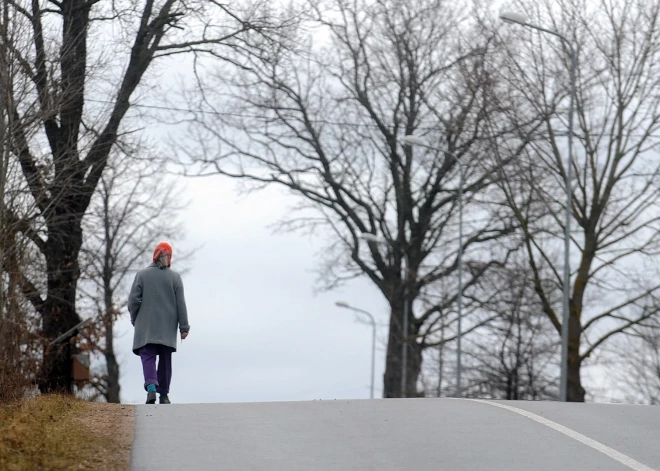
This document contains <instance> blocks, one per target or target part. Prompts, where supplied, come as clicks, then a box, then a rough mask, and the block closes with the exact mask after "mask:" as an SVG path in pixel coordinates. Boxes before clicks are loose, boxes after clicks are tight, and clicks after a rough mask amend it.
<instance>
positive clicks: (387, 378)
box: [383, 301, 423, 398]
mask: <svg viewBox="0 0 660 471" xmlns="http://www.w3.org/2000/svg"><path fill="white" fill-rule="evenodd" d="M411 304H412V303H411ZM408 323H409V326H408V338H409V339H410V340H409V342H408V365H407V371H406V385H405V390H406V394H405V396H406V397H421V396H422V395H423V394H422V393H420V392H419V391H418V390H417V381H418V379H419V375H420V372H421V370H422V346H421V345H420V344H419V342H417V341H416V340H415V336H416V334H417V331H416V327H415V326H414V322H413V314H412V309H410V310H409V311H408ZM402 325H403V306H402V305H401V304H400V303H398V302H396V301H393V302H392V303H391V315H390V332H389V338H388V341H387V355H386V358H385V374H384V376H383V383H384V388H383V397H385V398H396V397H401V365H402V359H403V344H402V343H401V339H402V329H401V326H402Z"/></svg>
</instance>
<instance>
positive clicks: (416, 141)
mask: <svg viewBox="0 0 660 471" xmlns="http://www.w3.org/2000/svg"><path fill="white" fill-rule="evenodd" d="M403 142H405V143H406V144H407V145H409V146H421V147H427V148H431V149H433V147H431V146H430V145H429V144H428V143H427V142H426V140H425V139H424V138H421V137H419V136H413V135H412V134H410V135H407V136H404V138H403ZM435 150H438V151H439V150H440V149H435ZM445 154H447V155H450V156H451V157H452V158H453V159H454V162H456V165H458V170H459V175H460V180H459V183H458V333H457V335H456V397H461V396H462V391H461V370H462V365H461V354H462V348H461V337H462V336H463V332H462V325H461V323H462V320H463V183H464V181H465V172H464V168H463V164H462V163H461V161H460V160H459V159H458V158H457V157H456V156H455V155H454V154H452V153H451V152H445Z"/></svg>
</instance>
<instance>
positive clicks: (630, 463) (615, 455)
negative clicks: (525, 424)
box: [468, 399, 656, 471]
mask: <svg viewBox="0 0 660 471" xmlns="http://www.w3.org/2000/svg"><path fill="white" fill-rule="evenodd" d="M468 400H469V401H474V402H481V403H482V404H488V405H489V406H493V407H500V408H502V409H506V410H509V411H511V412H515V413H516V414H519V415H522V416H525V417H527V418H528V419H532V420H533V421H535V422H538V423H540V424H543V425H545V426H546V427H550V428H551V429H554V430H556V431H558V432H560V433H563V434H564V435H566V436H567V437H570V438H572V439H573V440H577V441H578V442H580V443H583V444H585V445H587V446H588V447H591V448H593V449H594V450H596V451H600V452H601V453H602V454H604V455H607V456H609V457H610V458H612V459H614V460H616V461H618V462H619V463H621V464H623V465H625V466H627V467H629V468H630V469H633V470H634V471H656V470H655V469H653V468H649V467H648V466H646V465H645V464H642V463H640V462H639V461H637V460H635V459H633V458H631V457H630V456H628V455H624V454H623V453H621V452H619V451H616V450H615V449H613V448H610V447H609V446H607V445H603V444H602V443H600V442H597V441H596V440H593V439H591V438H589V437H587V436H585V435H582V434H581V433H579V432H576V431H575V430H572V429H570V428H568V427H564V426H563V425H561V424H558V423H557V422H553V421H552V420H548V419H546V418H545V417H541V416H540V415H536V414H534V413H532V412H529V411H526V410H524V409H518V408H517V407H512V406H507V405H505V404H500V403H499V402H492V401H485V400H483V399H468Z"/></svg>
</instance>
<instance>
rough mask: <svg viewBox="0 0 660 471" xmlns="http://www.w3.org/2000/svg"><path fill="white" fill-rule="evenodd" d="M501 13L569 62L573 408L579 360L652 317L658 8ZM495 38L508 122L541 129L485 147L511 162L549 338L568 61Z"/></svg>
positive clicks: (525, 43) (576, 5)
mask: <svg viewBox="0 0 660 471" xmlns="http://www.w3.org/2000/svg"><path fill="white" fill-rule="evenodd" d="M513 4H514V5H515V7H516V8H518V9H521V10H522V11H525V12H526V13H527V14H528V15H529V16H530V18H531V19H530V22H532V23H535V24H538V25H541V26H544V27H547V28H549V29H554V30H556V31H558V32H560V33H561V34H563V35H565V36H566V37H567V38H568V39H569V41H570V42H571V43H572V44H573V45H574V48H575V50H576V53H577V57H578V63H579V67H578V73H577V100H576V143H575V146H574V147H575V153H574V156H575V157H574V161H573V164H572V165H573V167H572V169H573V175H574V178H573V181H572V186H573V188H574V190H573V203H572V207H571V208H570V209H571V216H572V221H573V222H572V229H571V237H570V239H571V262H572V264H571V266H572V272H571V287H570V293H569V294H570V309H569V322H568V332H569V339H568V378H567V379H568V389H567V397H568V400H569V401H584V398H585V390H584V388H583V386H582V380H581V376H580V368H581V366H582V365H583V364H584V362H585V360H587V359H588V358H589V357H590V356H591V355H592V354H593V353H594V352H596V351H597V350H598V349H599V348H600V347H601V346H603V345H604V344H606V342H608V340H609V339H611V338H612V337H614V336H616V335H617V334H620V333H623V332H626V331H628V330H629V329H631V328H633V327H634V326H635V325H636V324H638V323H640V322H643V321H645V320H647V319H649V318H651V317H653V316H655V315H656V314H657V312H658V289H659V288H660V284H659V283H658V272H657V267H656V266H655V265H657V264H655V263H654V257H655V256H656V255H657V253H658V249H659V248H660V246H659V244H658V242H659V240H660V239H659V238H658V234H659V233H660V232H659V231H658V214H659V213H658V198H657V191H658V190H657V188H658V175H659V171H660V165H659V164H658V159H657V152H656V146H657V143H658V138H659V137H660V135H659V134H658V133H659V132H660V106H659V105H660V78H659V76H658V74H657V71H656V67H657V64H658V61H659V60H660V21H659V20H660V2H659V1H657V0H626V1H623V2H584V1H581V0H561V1H559V2H554V1H553V2H550V1H548V0H542V1H540V2H536V1H535V2H530V1H527V0H519V1H516V2H513ZM499 34H500V35H501V36H500V43H501V46H502V48H501V49H500V50H501V51H502V53H503V55H505V56H506V59H503V60H502V62H501V63H500V67H498V69H497V74H496V75H495V76H494V77H493V80H494V81H495V82H496V83H498V84H501V86H502V87H506V88H507V90H508V93H509V96H510V97H511V100H510V101H511V106H510V107H509V110H508V111H509V113H508V116H509V117H508V121H509V123H513V124H516V125H519V124H523V123H520V116H523V117H524V116H527V115H529V114H532V115H537V116H539V117H541V122H542V126H541V127H539V128H537V129H535V130H530V128H529V126H525V125H520V126H516V127H517V128H518V129H519V136H518V137H519V139H517V140H513V141H512V140H508V141H505V140H503V139H497V140H493V142H492V149H493V153H494V154H495V155H499V156H501V157H502V158H510V156H511V154H512V152H515V153H516V155H517V156H518V157H517V159H516V162H517V165H518V169H517V171H516V172H509V173H507V176H508V178H507V179H506V180H503V181H505V184H504V185H503V189H504V191H505V193H506V194H507V199H508V204H509V205H510V207H511V208H512V209H513V210H514V213H515V214H516V216H517V218H518V220H519V222H520V224H521V227H522V228H523V232H524V236H525V245H526V250H527V252H528V260H529V262H530V268H531V269H532V273H533V283H534V289H535V291H536V293H537V296H538V297H539V300H540V302H541V305H542V308H543V311H544V313H545V315H546V316H547V317H548V318H549V319H550V321H551V323H552V325H553V326H554V327H555V329H556V331H557V333H560V332H561V328H562V314H561V312H562V311H561V293H562V270H563V262H562V261H561V260H562V257H561V255H562V252H563V249H562V245H561V242H562V240H563V230H564V227H565V223H564V216H563V215H564V214H565V211H566V206H565V200H566V187H565V185H564V181H565V178H566V174H567V169H568V167H567V163H566V162H567V149H568V147H567V140H566V135H567V133H566V130H567V121H568V103H569V92H570V86H569V83H570V82H569V73H568V72H569V70H570V57H569V53H568V49H567V47H566V45H565V44H563V43H562V42H561V41H559V40H558V39H557V38H553V37H552V36H549V35H545V34H539V33H538V32H536V31H533V30H531V29H529V28H522V27H513V28H509V29H507V30H506V31H504V30H503V29H502V27H499ZM498 119H500V118H498ZM500 123H501V119H500ZM495 124H499V123H495ZM521 141H524V142H525V143H526V144H525V145H524V146H522V145H519V143H520V142H521ZM527 143H528V144H527ZM512 177H515V180H514V181H513V182H512V181H511V180H510V178H512ZM521 177H523V178H524V179H525V180H526V181H525V183H524V184H522V183H521ZM539 216H542V217H539ZM530 218H533V219H534V220H532V219H530Z"/></svg>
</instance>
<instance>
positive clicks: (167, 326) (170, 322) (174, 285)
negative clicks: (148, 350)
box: [128, 263, 190, 355]
mask: <svg viewBox="0 0 660 471" xmlns="http://www.w3.org/2000/svg"><path fill="white" fill-rule="evenodd" d="M128 312H130V313H131V324H133V325H134V326H135V334H134V336H133V353H135V354H136V355H139V354H140V353H139V350H140V348H142V347H144V346H145V345H147V344H148V343H155V344H160V345H166V346H168V347H171V348H172V349H173V350H174V351H176V331H177V327H178V328H179V330H180V331H181V332H188V331H189V330H190V325H189V324H188V311H187V310H186V298H185V296H184V293H183V282H182V281H181V275H179V274H178V273H177V272H175V271H174V270H172V269H171V268H163V269H161V268H159V267H158V265H157V264H155V263H152V264H151V265H149V266H148V267H147V268H144V269H143V270H140V271H139V272H138V273H137V275H135V280H134V281H133V287H132V288H131V293H130V295H129V296H128Z"/></svg>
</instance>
